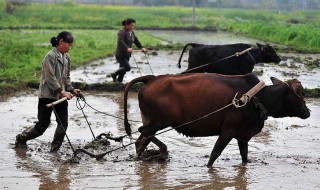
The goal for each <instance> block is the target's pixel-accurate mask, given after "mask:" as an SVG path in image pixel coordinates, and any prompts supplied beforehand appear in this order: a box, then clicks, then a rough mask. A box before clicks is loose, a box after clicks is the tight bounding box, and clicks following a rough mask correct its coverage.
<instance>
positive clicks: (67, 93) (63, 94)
mask: <svg viewBox="0 0 320 190" xmlns="http://www.w3.org/2000/svg"><path fill="white" fill-rule="evenodd" d="M60 94H61V96H62V97H67V99H68V100H70V99H71V98H72V97H73V95H72V94H71V93H70V92H67V91H64V90H63V91H61V92H60Z"/></svg>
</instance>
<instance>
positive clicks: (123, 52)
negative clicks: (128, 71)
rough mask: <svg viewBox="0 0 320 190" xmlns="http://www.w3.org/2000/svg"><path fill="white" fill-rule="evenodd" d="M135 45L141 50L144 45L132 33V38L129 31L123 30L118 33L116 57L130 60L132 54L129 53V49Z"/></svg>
mask: <svg viewBox="0 0 320 190" xmlns="http://www.w3.org/2000/svg"><path fill="white" fill-rule="evenodd" d="M133 43H134V44H135V45H136V46H137V47H138V48H139V49H141V48H142V45H141V43H140V41H139V39H138V38H137V36H136V35H135V34H134V32H133V31H132V33H131V36H130V33H129V31H128V30H127V29H125V28H123V29H121V30H119V32H118V43H117V49H116V57H120V58H129V57H130V56H131V54H130V53H129V52H128V51H127V50H128V48H131V46H132V44H133Z"/></svg>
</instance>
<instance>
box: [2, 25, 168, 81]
mask: <svg viewBox="0 0 320 190" xmlns="http://www.w3.org/2000/svg"><path fill="white" fill-rule="evenodd" d="M69 31H70V32H71V33H72V34H73V36H74V37H75V44H74V46H73V47H72V49H71V50H70V52H69V54H70V56H71V59H72V66H73V68H75V67H77V66H79V65H81V64H83V63H86V62H89V61H91V60H95V59H98V58H104V57H107V56H112V55H113V53H114V51H115V48H116V43H117V30H79V29H77V30H69ZM59 32H60V30H25V29H23V30H0V51H1V52H6V53H1V54H0V60H1V63H2V64H1V65H0V81H6V82H15V81H21V82H30V81H35V80H38V78H39V76H40V72H41V66H42V65H41V62H42V59H43V57H44V56H45V55H46V53H47V52H48V51H49V50H50V49H51V48H52V46H51V44H50V38H51V37H52V36H56V35H57V34H58V33H59ZM137 35H138V36H139V39H140V41H141V42H142V44H143V45H144V46H146V47H151V48H152V47H156V46H157V45H158V44H160V43H161V42H162V40H160V39H158V38H155V37H153V36H150V35H148V34H146V33H143V32H137Z"/></svg>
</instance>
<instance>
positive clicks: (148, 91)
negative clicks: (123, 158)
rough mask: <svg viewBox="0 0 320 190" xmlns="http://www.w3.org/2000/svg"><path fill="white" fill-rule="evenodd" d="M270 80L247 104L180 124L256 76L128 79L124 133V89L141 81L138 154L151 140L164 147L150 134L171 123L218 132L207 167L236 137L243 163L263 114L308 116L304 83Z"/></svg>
mask: <svg viewBox="0 0 320 190" xmlns="http://www.w3.org/2000/svg"><path fill="white" fill-rule="evenodd" d="M271 80H272V82H273V85H270V86H266V87H264V88H263V89H262V90H261V91H259V92H258V93H257V94H256V95H255V98H253V99H254V100H255V101H253V100H251V101H249V102H248V103H247V104H246V106H244V107H241V108H236V107H235V106H233V105H231V106H229V107H227V108H225V109H223V110H221V111H219V112H217V113H215V114H213V115H210V116H209V117H207V118H204V119H201V120H199V121H196V122H194V123H191V124H188V125H183V126H182V127H179V126H180V125H182V124H185V123H187V122H190V121H192V120H196V119H197V118H200V117H202V116H204V115H206V114H209V113H211V112H213V111H215V110H218V109H220V108H222V107H224V106H226V105H228V104H230V103H231V101H232V100H233V98H234V96H235V94H236V93H238V95H237V98H240V97H241V96H242V94H244V93H246V92H247V91H248V90H250V89H251V88H252V87H253V86H255V85H256V84H257V83H258V82H259V79H258V78H257V77H256V76H255V75H253V74H247V75H238V76H225V75H219V74H209V73H196V74H185V75H163V76H157V77H156V76H150V75H149V76H143V77H140V78H136V79H134V80H132V81H131V82H130V83H128V85H127V86H126V88H125V92H124V114H125V129H126V132H127V134H128V135H131V128H130V124H129V123H128V118H127V96H128V91H129V89H130V87H131V86H132V85H133V84H134V83H137V82H143V83H145V86H144V87H142V88H141V89H140V91H139V93H138V99H139V106H140V111H141V116H142V122H143V126H142V127H140V128H139V132H140V133H141V135H140V137H139V138H138V140H137V142H136V152H137V154H138V155H140V154H141V153H142V152H143V151H144V150H145V148H146V147H147V146H148V144H149V143H150V141H151V142H153V143H155V144H156V145H157V146H158V147H159V148H160V150H161V151H167V147H166V145H165V144H164V143H162V142H161V141H160V140H158V139H157V138H156V137H155V136H153V135H155V134H156V132H157V131H159V130H162V129H164V128H166V127H169V126H171V127H173V128H175V130H176V131H178V132H179V133H182V134H184V135H186V136H190V137H206V136H214V135H218V136H219V137H218V140H217V142H216V143H215V146H214V148H213V150H212V152H211V155H210V159H209V162H208V164H207V165H208V166H212V164H213V163H214V161H215V160H216V159H217V158H218V157H219V156H220V154H221V152H222V151H223V150H224V148H225V147H226V146H227V145H228V143H229V142H230V141H231V140H232V139H233V138H235V139H237V141H238V146H239V149H240V154H241V157H242V161H243V162H247V161H248V159H247V156H248V142H249V140H250V139H251V138H252V137H253V136H254V135H256V134H257V133H259V132H261V130H262V127H263V126H264V121H265V120H266V119H267V116H272V117H274V118H281V117H299V118H302V119H306V118H308V117H309V116H310V112H309V109H308V108H307V106H306V104H305V101H304V100H303V96H304V92H303V87H302V85H301V83H300V82H299V81H298V80H297V79H292V80H288V81H286V82H282V81H280V80H278V79H276V78H273V77H271ZM259 103H261V104H259ZM265 111H267V113H266V112H265Z"/></svg>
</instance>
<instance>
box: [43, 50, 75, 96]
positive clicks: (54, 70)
mask: <svg viewBox="0 0 320 190" xmlns="http://www.w3.org/2000/svg"><path fill="white" fill-rule="evenodd" d="M70 70H71V65H70V56H69V55H68V54H66V53H65V54H62V53H60V52H59V51H58V50H57V48H55V47H54V48H53V49H52V50H51V51H49V52H48V54H47V55H46V56H45V57H44V59H43V61H42V75H41V81H40V86H39V94H38V96H39V98H50V99H56V100H57V99H59V98H61V96H60V91H61V90H64V91H69V92H70V91H72V90H73V87H72V85H71V80H70Z"/></svg>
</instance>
